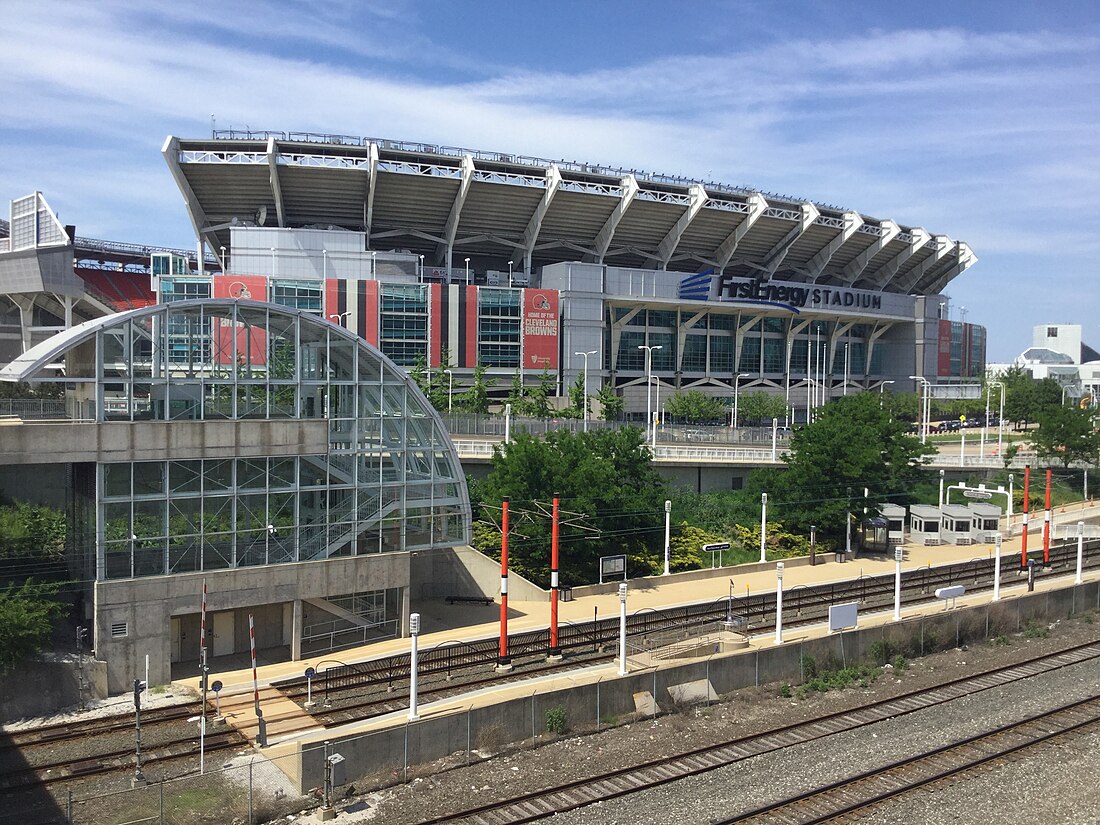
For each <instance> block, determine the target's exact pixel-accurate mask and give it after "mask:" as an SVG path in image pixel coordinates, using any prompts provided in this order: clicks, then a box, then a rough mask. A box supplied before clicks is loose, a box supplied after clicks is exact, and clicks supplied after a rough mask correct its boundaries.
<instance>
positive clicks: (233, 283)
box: [214, 275, 267, 377]
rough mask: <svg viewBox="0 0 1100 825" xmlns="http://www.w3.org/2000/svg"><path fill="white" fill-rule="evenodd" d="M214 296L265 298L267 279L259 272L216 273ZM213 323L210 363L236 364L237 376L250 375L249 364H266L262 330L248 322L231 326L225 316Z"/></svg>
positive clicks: (221, 364)
mask: <svg viewBox="0 0 1100 825" xmlns="http://www.w3.org/2000/svg"><path fill="white" fill-rule="evenodd" d="M214 297H215V298H238V299H240V300H242V301H267V278H265V277H264V276H262V275H216V276H214ZM261 311H262V310H261ZM214 324H215V329H214V363H216V364H219V365H220V366H223V367H228V366H230V365H232V364H236V366H237V368H238V369H239V370H240V375H241V376H251V367H259V366H264V365H266V364H267V331H266V330H265V329H262V328H258V327H254V326H251V325H250V324H248V323H240V324H238V325H237V326H236V328H234V324H233V321H231V320H229V319H228V318H223V319H221V320H216V321H215V322H214ZM251 377H255V376H251Z"/></svg>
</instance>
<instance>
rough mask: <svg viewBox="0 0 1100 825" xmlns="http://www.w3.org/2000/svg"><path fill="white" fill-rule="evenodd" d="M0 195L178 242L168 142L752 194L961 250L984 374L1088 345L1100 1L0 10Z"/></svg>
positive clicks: (953, 291)
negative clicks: (250, 135)
mask: <svg viewBox="0 0 1100 825" xmlns="http://www.w3.org/2000/svg"><path fill="white" fill-rule="evenodd" d="M0 76H2V77H3V86H2V87H0V88H3V89H4V91H3V93H2V97H0V100H2V101H3V103H2V105H3V117H0V201H3V202H6V201H7V200H10V199H11V198H14V197H18V196H20V195H23V194H26V193H28V192H30V191H32V190H34V189H39V190H42V191H43V192H44V193H45V194H46V197H47V199H48V200H49V201H50V203H51V205H52V206H53V207H54V209H55V210H57V211H58V212H59V213H60V214H61V217H62V219H63V220H64V221H66V222H69V223H75V224H77V230H78V232H79V233H80V234H81V235H86V236H90V237H101V238H108V239H112V240H122V241H133V242H139V243H159V244H170V245H174V246H187V247H190V246H193V244H194V238H193V236H192V234H191V230H190V227H189V224H188V221H187V218H186V214H185V212H184V208H183V204H182V200H181V198H180V195H179V193H178V191H177V190H176V187H175V186H174V184H173V183H172V181H171V178H170V177H169V175H168V172H167V169H166V168H165V165H164V162H163V160H162V159H161V156H160V149H161V145H162V144H163V142H164V138H165V136H167V135H169V134H175V135H180V136H185V137H196V136H201V135H205V134H208V133H209V130H210V126H211V115H212V114H213V115H214V117H215V118H216V121H217V125H218V127H219V128H227V127H229V126H233V127H235V128H245V127H250V128H252V129H256V130H260V129H271V130H281V131H316V132H329V133H338V134H349V135H369V136H374V137H388V138H396V139H402V140H414V141H425V142H428V143H444V144H448V145H452V146H465V147H470V148H478V149H487V150H498V151H505V152H511V153H517V154H529V155H538V156H542V157H549V158H565V159H569V160H586V161H590V162H595V163H603V164H607V165H613V166H625V167H630V168H639V169H646V170H648V171H654V172H663V173H669V174H681V175H686V176H690V177H697V178H700V179H707V180H710V179H713V180H720V181H724V182H726V183H731V184H740V185H747V186H756V187H759V188H761V189H763V190H767V191H774V192H782V193H786V194H790V195H795V196H799V197H805V198H809V199H812V200H815V201H818V202H823V203H828V204H835V205H838V206H843V207H846V208H852V209H856V210H858V211H859V212H861V213H863V214H864V215H868V216H871V217H875V218H892V219H894V220H897V221H899V222H900V223H903V224H908V225H915V226H923V227H925V228H926V229H928V230H929V231H931V232H933V233H943V234H947V235H949V236H951V237H952V238H955V239H958V240H963V241H966V242H967V243H968V244H970V246H971V247H972V248H973V250H974V251H975V252H976V253H977V255H978V256H979V259H980V260H979V261H978V263H977V264H976V265H975V266H974V267H973V268H972V269H970V270H969V271H968V272H967V273H966V274H964V275H963V276H962V277H961V278H959V279H957V280H956V281H955V282H954V283H953V284H952V285H951V286H950V287H949V288H948V293H949V294H950V295H951V298H952V302H953V304H954V305H955V306H956V307H958V306H960V305H961V306H965V307H967V309H968V313H967V318H968V320H970V321H973V322H976V323H981V324H984V325H986V326H987V327H988V328H989V356H990V360H1007V359H1010V358H1012V357H1013V356H1015V355H1016V354H1018V353H1019V352H1020V351H1021V350H1022V349H1024V348H1025V347H1027V346H1028V345H1030V341H1031V327H1032V326H1033V325H1035V324H1041V323H1080V324H1083V325H1084V326H1085V340H1087V341H1089V342H1090V343H1091V344H1092V345H1093V346H1097V345H1098V344H1100V277H1098V275H1100V272H1098V270H1100V265H1098V263H1097V261H1098V260H1100V220H1098V219H1097V211H1096V201H1097V196H1098V194H1100V4H1096V3H1093V2H1043V3H1025V2H1010V1H1009V0H1002V1H1001V2H965V1H964V2H958V0H956V2H952V3H946V2H934V1H933V2H925V3H922V4H920V5H919V6H903V5H897V6H893V7H892V6H891V5H890V4H884V3H870V2H845V3H837V2H835V0H832V2H782V0H772V1H771V2H768V1H767V0H761V2H738V1H737V0H727V1H725V2H723V1H722V0H710V1H709V2H708V0H695V2H667V3H656V2H606V3H599V2H580V1H579V0H577V1H576V2H573V1H568V2H518V0H513V2H478V3H474V2H459V1H458V0H454V1H453V2H444V1H443V0H430V1H429V2H412V0H408V1H407V2H402V1H401V0H393V1H391V2H385V3H382V2H351V1H350V0H349V1H348V2H328V3H324V2H322V3H317V4H298V3H295V4H290V3H276V2H268V3H264V2H237V3H232V4H226V3H220V4H210V3H186V4H185V3H150V2H111V1H110V0H101V2H96V3H73V2H69V3H56V2H48V1H46V0H36V1H35V2H20V0H0Z"/></svg>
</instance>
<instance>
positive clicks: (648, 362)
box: [638, 344, 661, 441]
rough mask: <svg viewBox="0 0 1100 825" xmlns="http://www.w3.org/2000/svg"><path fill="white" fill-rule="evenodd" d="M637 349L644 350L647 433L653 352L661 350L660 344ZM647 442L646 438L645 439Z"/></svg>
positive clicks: (651, 410)
mask: <svg viewBox="0 0 1100 825" xmlns="http://www.w3.org/2000/svg"><path fill="white" fill-rule="evenodd" d="M638 349H644V350H645V375H646V378H645V422H646V432H647V433H648V432H649V428H650V427H652V426H653V407H652V406H651V405H650V400H649V385H650V383H651V382H652V381H653V350H655V349H661V344H657V345H655V346H651V345H649V344H638ZM646 440H647V441H648V440H649V439H648V438H647V439H646Z"/></svg>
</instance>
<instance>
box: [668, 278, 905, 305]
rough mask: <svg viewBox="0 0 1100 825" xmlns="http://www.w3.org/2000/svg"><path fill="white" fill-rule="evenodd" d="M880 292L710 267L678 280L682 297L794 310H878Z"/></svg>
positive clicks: (690, 299) (880, 299) (688, 299)
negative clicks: (739, 274) (722, 272)
mask: <svg viewBox="0 0 1100 825" xmlns="http://www.w3.org/2000/svg"><path fill="white" fill-rule="evenodd" d="M882 298H883V296H882V293H878V292H868V291H865V290H862V289H845V288H843V287H835V286H816V285H814V284H795V283H788V282H784V281H765V280H762V279H760V278H735V277H733V276H731V275H716V274H715V273H714V271H713V270H708V271H707V272H700V273H699V274H698V275H688V276H687V277H685V278H684V279H683V280H681V281H680V300H682V301H692V300H694V301H723V302H733V303H739V304H764V305H767V306H774V307H779V308H780V309H787V310H790V311H792V312H794V313H796V314H797V313H798V312H799V311H800V310H803V309H831V310H843V309H853V310H858V309H865V310H882V309H883V306H882Z"/></svg>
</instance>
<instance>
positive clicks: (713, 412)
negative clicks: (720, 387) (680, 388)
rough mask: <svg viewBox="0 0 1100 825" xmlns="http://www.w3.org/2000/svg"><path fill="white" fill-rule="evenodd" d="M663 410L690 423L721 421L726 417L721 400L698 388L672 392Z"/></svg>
mask: <svg viewBox="0 0 1100 825" xmlns="http://www.w3.org/2000/svg"><path fill="white" fill-rule="evenodd" d="M665 412H666V413H667V414H668V415H670V416H672V417H673V418H676V419H679V420H681V421H687V422H689V423H691V424H701V423H706V422H711V421H722V420H723V419H724V418H725V417H726V408H725V407H724V406H723V405H722V402H721V401H719V400H718V399H716V398H711V397H710V396H709V395H706V394H705V393H703V392H701V391H699V390H688V391H687V392H678V393H674V394H673V395H672V397H671V398H669V399H668V402H667V403H666V405H665Z"/></svg>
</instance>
